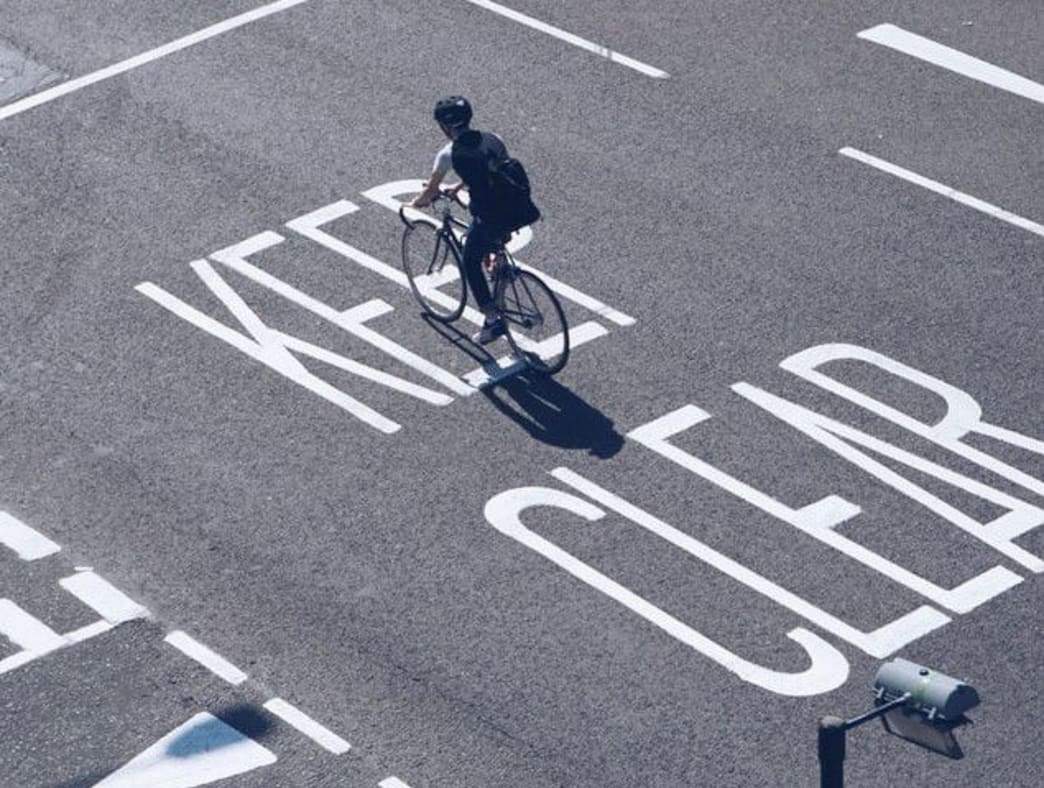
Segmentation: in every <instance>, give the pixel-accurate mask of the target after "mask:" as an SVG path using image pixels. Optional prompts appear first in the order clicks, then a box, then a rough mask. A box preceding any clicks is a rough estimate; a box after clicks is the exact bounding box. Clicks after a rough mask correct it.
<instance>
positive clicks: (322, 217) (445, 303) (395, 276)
mask: <svg viewBox="0 0 1044 788" xmlns="http://www.w3.org/2000/svg"><path fill="white" fill-rule="evenodd" d="M364 194H365V193H364ZM385 205H386V204H385ZM358 210H359V206H358V205H356V204H355V203H353V202H349V201H348V200H338V201H337V202H335V203H331V204H330V205H326V206H323V207H322V208H319V209H318V210H315V211H312V212H311V213H308V214H305V215H304V216H299V217H298V218H296V219H294V220H292V221H289V222H287V223H286V226H287V227H289V228H290V229H291V230H293V231H294V232H297V233H300V234H301V235H303V236H304V237H305V238H309V239H311V240H312V241H315V242H316V243H317V244H320V245H322V246H325V247H326V248H327V249H329V250H330V251H332V252H336V253H337V254H339V255H341V256H342V257H346V258H348V259H349V260H351V261H352V262H354V263H356V264H358V265H360V266H362V267H363V268H365V269H367V270H368V271H372V272H373V273H375V274H380V275H381V276H383V277H384V278H385V279H387V280H388V281H389V282H394V283H395V284H397V285H398V286H399V287H402V288H404V289H406V290H409V289H410V281H409V279H407V278H406V274H405V273H403V272H402V271H400V270H399V269H398V268H394V267H392V266H390V265H388V264H387V263H385V262H383V261H381V260H378V259H377V258H376V257H373V256H372V255H368V254H366V252H364V251H362V250H361V249H357V248H356V247H354V246H352V245H351V244H348V243H345V242H344V241H342V240H341V239H340V238H335V237H334V236H332V235H330V234H329V233H327V232H324V231H323V230H320V229H319V227H320V226H322V225H324V224H328V223H329V222H332V221H333V220H334V219H339V218H341V217H342V216H347V215H348V214H350V213H355V212H356V211H358ZM412 212H414V213H417V214H418V218H419V219H420V220H422V221H426V222H428V223H429V224H431V223H432V220H431V217H430V216H427V215H426V214H422V213H420V212H419V211H412ZM428 295H429V296H430V297H431V300H433V301H436V302H438V304H439V305H440V306H442V307H443V308H445V309H453V307H454V306H455V305H456V303H457V301H456V299H455V298H453V296H450V295H447V294H446V293H443V292H441V291H438V290H433V291H431V292H430V293H429V294H428ZM464 319H465V320H470V321H471V322H472V323H474V324H475V325H482V321H483V319H484V318H483V317H482V314H481V313H480V312H479V311H478V310H477V309H474V308H473V307H470V306H468V307H465V308H464ZM458 383H459V381H458ZM455 391H456V390H455ZM456 393H458V394H460V395H461V396H468V394H472V393H474V390H473V389H466V390H464V391H456Z"/></svg>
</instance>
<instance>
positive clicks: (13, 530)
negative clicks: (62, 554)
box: [0, 512, 62, 561]
mask: <svg viewBox="0 0 1044 788" xmlns="http://www.w3.org/2000/svg"><path fill="white" fill-rule="evenodd" d="M0 544H3V545H7V546H8V547H10V548H11V549H12V550H14V551H15V552H16V553H17V554H18V557H19V558H21V559H22V560H23V561H35V560H36V559H38V558H43V557H45V556H48V555H53V554H54V553H57V552H58V551H59V550H61V549H62V548H61V547H59V546H58V545H57V544H55V543H54V542H52V541H51V540H50V539H48V538H47V537H46V536H44V535H43V534H42V533H40V532H39V531H37V530H36V529H34V528H30V527H29V526H28V525H26V524H25V523H23V522H22V521H21V520H19V519H18V518H16V517H12V516H11V515H9V514H8V513H7V512H0Z"/></svg>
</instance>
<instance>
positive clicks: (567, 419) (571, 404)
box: [482, 372, 624, 460]
mask: <svg viewBox="0 0 1044 788" xmlns="http://www.w3.org/2000/svg"><path fill="white" fill-rule="evenodd" d="M482 393H483V394H485V395H486V399H488V400H489V401H490V402H491V403H492V404H493V406H494V407H496V409H497V410H499V411H500V412H501V413H503V414H504V415H505V416H507V417H508V418H509V419H511V420H512V421H513V422H515V423H516V424H518V425H519V426H520V427H521V428H522V429H523V430H525V431H526V432H527V433H528V434H529V435H530V436H531V437H532V438H534V439H536V440H538V441H540V442H541V443H546V444H548V445H549V446H555V447H557V448H560V449H586V450H587V452H588V454H590V455H591V456H593V457H598V458H599V459H603V460H605V459H608V458H610V457H612V456H614V455H615V454H616V453H617V452H618V451H620V449H621V448H622V447H623V444H624V438H623V436H622V435H621V434H620V433H619V432H617V431H616V428H615V427H614V426H613V421H612V419H610V418H609V417H608V416H606V415H605V414H604V413H602V411H600V410H598V409H597V408H595V407H594V406H592V405H591V404H590V403H589V402H587V401H586V400H584V399H583V398H581V397H579V396H578V395H577V394H576V393H575V392H573V391H571V390H570V389H569V388H567V387H566V386H563V385H562V384H561V383H559V382H558V381H556V380H555V379H554V378H551V377H548V376H546V375H538V374H534V373H532V372H519V373H518V374H517V375H514V376H512V377H511V378H509V379H508V380H506V381H504V382H502V383H500V384H499V385H497V386H490V387H489V388H486V389H483V391H482ZM501 394H503V396H501Z"/></svg>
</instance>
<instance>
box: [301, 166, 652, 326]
mask: <svg viewBox="0 0 1044 788" xmlns="http://www.w3.org/2000/svg"><path fill="white" fill-rule="evenodd" d="M423 188H424V181H421V180H403V181H392V182H391V183H384V184H381V185H380V186H375V187H374V188H372V189H367V190H366V191H364V192H363V193H362V195H363V197H365V198H366V199H368V200H372V201H373V202H375V203H377V204H378V205H382V206H384V207H385V208H387V209H388V210H390V211H395V212H396V213H398V211H399V207H400V206H401V205H402V204H403V203H401V202H400V201H399V200H397V199H396V198H397V197H398V196H399V195H402V194H416V193H417V192H419V191H421V190H422V189H423ZM345 202H347V201H345ZM347 204H348V205H350V206H351V207H352V210H358V208H356V207H355V206H354V205H352V204H351V203H347ZM330 207H332V206H330ZM406 215H407V216H408V217H409V218H410V219H411V220H416V221H423V222H427V223H428V224H431V225H433V226H435V223H434V220H433V219H432V218H431V217H430V216H428V215H427V214H425V213H421V212H420V211H418V210H416V209H415V208H409V207H407V208H406ZM532 238H533V232H532V229H531V228H529V227H525V228H523V232H521V233H519V234H517V235H516V236H515V237H514V238H513V239H512V240H511V242H510V243H509V244H508V250H509V251H510V252H511V253H512V255H514V254H515V252H517V251H518V250H519V249H521V248H522V247H524V246H526V245H527V244H528V243H529V242H530V241H531V240H532ZM335 240H336V239H335ZM320 243H321V241H320ZM331 248H332V247H331ZM515 262H516V263H518V265H519V266H520V267H521V268H523V269H524V270H526V271H530V272H532V273H534V274H536V275H537V276H539V277H540V278H541V279H543V280H544V283H545V284H546V285H547V286H548V287H549V288H551V289H552V290H553V291H554V292H556V293H558V295H560V296H562V297H563V298H568V299H569V300H570V301H572V302H573V303H575V304H578V305H579V306H582V307H583V308H584V309H587V310H590V311H591V312H594V313H595V314H596V315H599V316H600V317H604V318H605V319H606V320H608V321H609V322H610V323H615V324H616V325H618V326H631V325H634V323H635V322H636V321H635V319H634V318H633V317H631V316H630V315H626V314H624V313H623V312H621V311H619V310H618V309H613V308H612V307H611V306H608V305H607V304H604V303H602V302H601V301H599V300H598V299H597V298H594V297H593V296H589V295H587V293H582V292H580V291H579V290H577V289H576V288H575V287H572V286H571V285H567V284H566V283H565V282H561V281H559V280H558V279H555V278H554V277H553V276H550V275H549V274H548V273H546V272H545V271H541V270H539V269H537V268H534V267H533V266H531V265H527V264H525V263H523V262H521V261H520V260H518V259H516V260H515ZM381 265H384V264H383V263H381ZM385 267H387V268H390V266H385ZM390 270H391V271H392V272H394V274H395V275H396V276H397V277H400V279H401V281H400V280H398V279H396V280H393V281H398V282H399V284H401V285H402V286H403V287H409V283H408V282H407V281H406V277H405V275H404V274H403V273H402V272H401V271H399V270H398V269H394V268H392V269H390ZM378 273H382V272H381V271H378ZM385 275H386V276H387V274H385ZM389 278H391V277H390V276H389ZM450 306H452V302H451V303H450ZM473 314H474V321H473V322H475V323H477V324H481V323H482V315H480V314H478V312H474V313H473ZM465 317H468V318H469V319H471V317H469V316H468V311H467V310H465Z"/></svg>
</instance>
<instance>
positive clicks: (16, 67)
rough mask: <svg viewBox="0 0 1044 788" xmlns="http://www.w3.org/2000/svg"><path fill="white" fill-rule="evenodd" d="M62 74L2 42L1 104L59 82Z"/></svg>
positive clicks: (0, 46) (0, 47)
mask: <svg viewBox="0 0 1044 788" xmlns="http://www.w3.org/2000/svg"><path fill="white" fill-rule="evenodd" d="M61 78H62V74H61V73H60V72H58V71H55V70H54V69H51V68H48V67H47V66H45V65H43V64H42V63H37V62H36V61H35V60H33V59H32V58H30V57H28V56H27V55H25V54H24V53H23V52H19V51H18V50H16V49H13V48H12V47H11V46H10V45H8V44H5V43H4V42H2V41H0V104H6V103H8V102H10V101H13V100H15V99H17V98H20V97H21V96H24V95H26V94H28V93H32V92H33V91H34V90H36V89H37V88H41V87H43V86H45V85H50V84H51V83H53V82H58V81H59V80H60V79H61Z"/></svg>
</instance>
